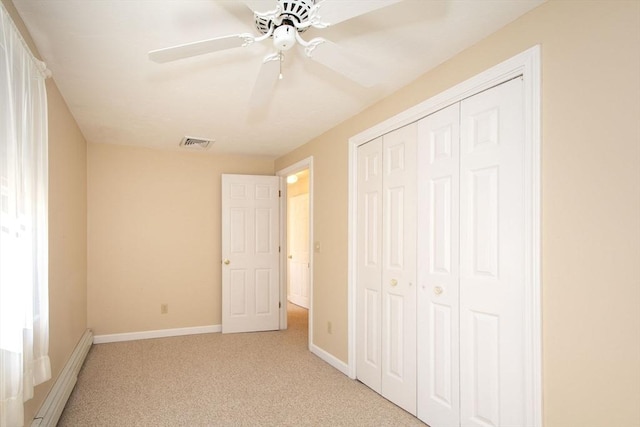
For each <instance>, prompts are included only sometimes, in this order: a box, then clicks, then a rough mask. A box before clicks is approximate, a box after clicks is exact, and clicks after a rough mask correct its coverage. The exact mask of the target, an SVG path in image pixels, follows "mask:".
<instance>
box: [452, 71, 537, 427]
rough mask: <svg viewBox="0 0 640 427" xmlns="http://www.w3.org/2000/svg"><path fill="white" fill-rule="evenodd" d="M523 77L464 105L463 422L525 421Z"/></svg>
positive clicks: (500, 423)
mask: <svg viewBox="0 0 640 427" xmlns="http://www.w3.org/2000/svg"><path fill="white" fill-rule="evenodd" d="M522 101H523V99H522V79H521V78H516V79H513V80H511V81H509V82H506V83H503V84H501V85H499V86H497V87H495V88H492V89H490V90H487V91H485V92H482V93H480V94H477V95H474V96H473V97H471V98H468V99H466V100H464V101H462V102H461V106H460V116H461V118H460V125H461V133H460V354H461V364H460V390H461V423H462V425H463V426H478V427H480V426H482V427H484V426H487V425H494V426H526V425H528V423H527V415H526V413H525V405H524V402H525V395H524V393H525V387H526V382H525V381H526V380H525V373H524V372H525V369H524V365H525V345H524V340H525V338H524V337H525V334H524V333H523V332H524V331H525V326H526V325H525V319H524V313H525V279H524V275H525V262H524V258H525V245H524V241H525V208H524V206H525V203H524V190H523V189H524V127H523V102H522Z"/></svg>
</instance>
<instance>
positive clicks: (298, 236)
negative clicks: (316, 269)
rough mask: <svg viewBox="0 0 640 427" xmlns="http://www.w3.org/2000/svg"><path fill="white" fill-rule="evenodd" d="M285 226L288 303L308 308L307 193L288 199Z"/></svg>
mask: <svg viewBox="0 0 640 427" xmlns="http://www.w3.org/2000/svg"><path fill="white" fill-rule="evenodd" d="M287 224H288V228H289V230H288V231H287V236H288V240H289V242H288V245H287V249H288V251H289V254H288V256H287V260H288V266H289V268H288V271H289V274H288V276H287V277H288V282H289V286H288V289H289V295H288V297H289V301H291V302H292V303H294V304H296V305H299V306H301V307H304V308H309V193H305V194H299V195H297V196H294V197H291V198H289V201H288V215H287Z"/></svg>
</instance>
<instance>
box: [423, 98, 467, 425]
mask: <svg viewBox="0 0 640 427" xmlns="http://www.w3.org/2000/svg"><path fill="white" fill-rule="evenodd" d="M459 147H460V105H459V104H454V105H452V106H450V107H447V108H445V109H443V110H440V111H438V112H436V113H434V114H432V115H430V116H428V117H426V118H424V119H422V120H420V121H419V122H418V197H417V198H418V230H419V232H418V262H417V264H418V297H417V300H418V301H417V302H418V328H417V330H418V338H417V342H418V360H419V361H420V363H419V364H418V418H420V419H421V420H423V421H425V422H426V423H428V424H429V425H432V426H458V425H459V424H460V396H459V387H458V385H459V373H460V370H459V364H460V362H459V360H460V359H459V322H458V317H459V310H458V307H459V301H458V298H459V293H458V288H459V280H460V269H459V173H460V171H459V169H460V168H459Z"/></svg>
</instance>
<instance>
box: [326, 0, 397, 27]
mask: <svg viewBox="0 0 640 427" xmlns="http://www.w3.org/2000/svg"><path fill="white" fill-rule="evenodd" d="M400 1H402V0H367V1H362V0H324V1H321V2H320V3H318V4H317V6H316V7H317V8H318V16H319V17H320V21H321V22H322V23H323V24H328V25H334V24H337V23H339V22H343V21H346V20H348V19H352V18H355V17H357V16H360V15H364V14H365V13H369V12H373V11H374V10H378V9H381V8H383V7H387V6H391V5H392V4H394V3H398V2H400Z"/></svg>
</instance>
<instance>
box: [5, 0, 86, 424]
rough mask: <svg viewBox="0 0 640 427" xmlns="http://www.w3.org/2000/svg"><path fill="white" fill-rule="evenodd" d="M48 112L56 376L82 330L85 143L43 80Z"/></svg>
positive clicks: (39, 393) (28, 408) (29, 407)
mask: <svg viewBox="0 0 640 427" xmlns="http://www.w3.org/2000/svg"><path fill="white" fill-rule="evenodd" d="M2 3H3V4H4V6H5V7H6V8H7V10H8V11H9V13H10V14H11V17H12V18H13V20H14V22H15V23H16V25H17V26H18V28H19V29H20V31H21V32H22V34H23V37H25V39H26V41H27V43H28V44H29V46H30V47H31V50H32V51H33V52H34V53H36V54H37V50H36V49H35V45H34V44H33V41H32V40H31V37H30V36H29V34H28V32H27V31H26V29H25V27H24V24H23V23H22V20H21V19H20V17H19V16H18V14H17V12H16V10H15V8H14V6H13V3H12V2H11V1H10V0H2ZM47 97H48V109H49V322H50V340H49V356H50V358H51V370H52V377H53V379H55V378H57V377H58V375H59V374H60V371H61V370H62V368H63V367H64V365H65V363H66V362H67V360H68V359H69V356H70V355H71V352H72V351H73V349H74V348H75V346H76V344H77V343H78V341H79V339H80V337H81V336H82V334H83V333H84V331H85V329H86V327H87V291H86V280H87V243H86V242H87V151H86V142H85V140H84V137H83V136H82V134H81V133H80V130H79V129H78V126H77V124H76V122H75V120H74V119H73V117H72V116H71V113H70V112H69V110H68V108H67V105H66V103H65V101H64V99H63V98H62V96H61V95H60V92H58V88H57V87H56V84H55V76H54V79H53V80H52V79H48V80H47ZM53 382H54V381H53V380H50V381H47V382H46V383H44V384H42V385H39V386H37V387H36V390H35V396H34V398H33V399H31V400H30V401H28V402H27V403H26V404H25V420H26V425H29V424H31V421H30V420H31V419H32V418H33V416H34V415H35V413H36V412H37V410H38V408H39V407H40V405H41V404H42V402H43V401H44V399H45V398H46V396H47V394H48V393H49V390H50V389H51V387H52V385H53Z"/></svg>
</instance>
